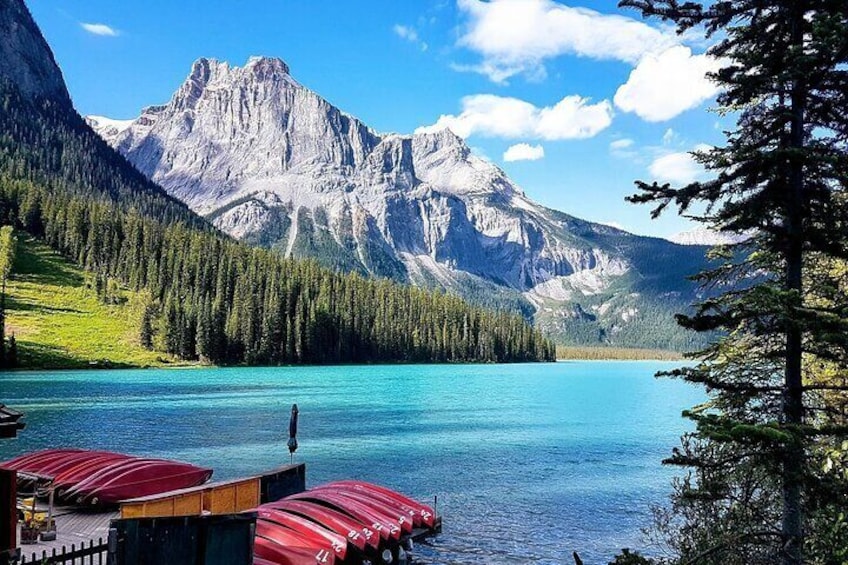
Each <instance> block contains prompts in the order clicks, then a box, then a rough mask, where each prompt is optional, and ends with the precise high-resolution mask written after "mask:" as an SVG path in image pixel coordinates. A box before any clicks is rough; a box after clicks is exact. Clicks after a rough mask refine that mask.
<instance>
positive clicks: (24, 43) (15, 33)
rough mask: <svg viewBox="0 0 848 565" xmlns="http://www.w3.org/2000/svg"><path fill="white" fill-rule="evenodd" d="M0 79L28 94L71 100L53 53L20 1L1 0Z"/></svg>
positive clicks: (21, 0)
mask: <svg viewBox="0 0 848 565" xmlns="http://www.w3.org/2000/svg"><path fill="white" fill-rule="evenodd" d="M0 30H3V33H2V34H0V81H8V82H10V83H12V84H14V85H15V86H17V87H18V89H20V91H21V92H22V93H23V94H25V95H29V96H44V97H49V98H53V99H57V100H61V101H63V102H68V103H70V97H69V96H68V91H67V88H66V87H65V81H64V79H63V78H62V72H61V71H60V70H59V67H58V65H56V60H55V59H54V58H53V52H52V51H51V50H50V47H49V46H48V45H47V42H46V41H45V40H44V37H43V36H42V35H41V32H40V31H39V29H38V26H36V25H35V22H34V21H33V19H32V15H31V14H30V12H29V10H28V9H27V7H26V5H25V4H24V2H23V0H2V2H0Z"/></svg>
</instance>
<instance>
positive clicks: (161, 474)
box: [77, 461, 212, 506]
mask: <svg viewBox="0 0 848 565" xmlns="http://www.w3.org/2000/svg"><path fill="white" fill-rule="evenodd" d="M211 476H212V469H204V468H201V467H195V466H194V465H189V464H186V463H172V462H170V461H158V462H154V463H148V464H146V465H139V466H135V467H128V468H126V469H125V470H124V472H122V473H120V474H118V475H116V476H113V477H111V478H110V479H109V480H107V481H106V482H104V483H102V484H99V485H97V486H95V487H94V488H91V489H88V488H86V489H85V490H78V491H77V492H79V493H80V494H82V496H83V500H84V501H87V502H90V503H91V504H92V505H95V506H99V505H108V504H115V503H117V502H120V501H121V500H127V499H128V498H138V497H141V496H150V495H152V494H159V493H163V492H168V491H172V490H177V489H183V488H189V487H194V486H198V485H202V484H203V483H205V482H206V481H208V480H209V478H210V477H211Z"/></svg>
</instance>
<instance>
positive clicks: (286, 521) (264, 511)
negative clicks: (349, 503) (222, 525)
mask: <svg viewBox="0 0 848 565" xmlns="http://www.w3.org/2000/svg"><path fill="white" fill-rule="evenodd" d="M257 512H258V515H259V519H260V520H264V521H266V522H273V523H274V524H278V525H280V526H284V527H286V528H288V529H290V530H293V531H295V532H297V533H298V534H300V535H301V536H304V537H307V538H310V539H315V540H316V541H319V542H324V543H327V544H329V548H330V549H331V550H332V551H333V553H335V554H336V555H337V556H338V557H339V559H342V560H344V558H345V557H346V556H347V539H346V538H345V536H342V535H339V534H337V533H336V532H333V531H330V530H328V529H327V528H325V527H323V526H321V525H319V524H316V523H315V522H313V521H311V520H307V519H306V518H303V517H302V516H298V515H296V514H290V513H288V512H285V511H283V510H275V509H273V508H262V507H260V508H258V509H257Z"/></svg>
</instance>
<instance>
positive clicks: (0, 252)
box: [0, 226, 18, 369]
mask: <svg viewBox="0 0 848 565" xmlns="http://www.w3.org/2000/svg"><path fill="white" fill-rule="evenodd" d="M16 250H17V238H16V237H15V233H14V230H13V229H12V226H2V227H0V369H2V368H12V367H16V366H17V365H18V347H17V344H16V343H15V336H14V334H12V335H11V336H9V339H8V341H7V339H6V282H7V281H8V280H9V277H10V276H11V274H12V265H13V264H14V262H15V252H16Z"/></svg>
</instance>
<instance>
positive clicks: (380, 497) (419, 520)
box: [313, 483, 426, 528]
mask: <svg viewBox="0 0 848 565" xmlns="http://www.w3.org/2000/svg"><path fill="white" fill-rule="evenodd" d="M313 490H334V491H336V492H339V493H342V494H345V493H347V494H351V495H353V496H355V497H357V498H366V499H368V500H373V501H375V502H378V503H380V504H384V505H386V506H388V507H391V508H393V509H395V511H396V512H399V513H400V514H401V515H403V516H404V517H405V518H404V521H405V522H409V525H410V526H409V527H415V528H420V527H422V526H424V525H426V524H425V522H424V517H423V516H422V515H421V512H420V509H419V508H417V507H412V506H410V505H408V504H406V503H404V502H402V501H400V500H397V499H395V498H392V497H390V496H387V495H384V494H383V493H381V492H377V491H373V492H369V491H365V490H361V489H356V488H352V487H350V486H346V485H338V484H336V483H330V484H327V485H321V486H319V487H315V489H313Z"/></svg>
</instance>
